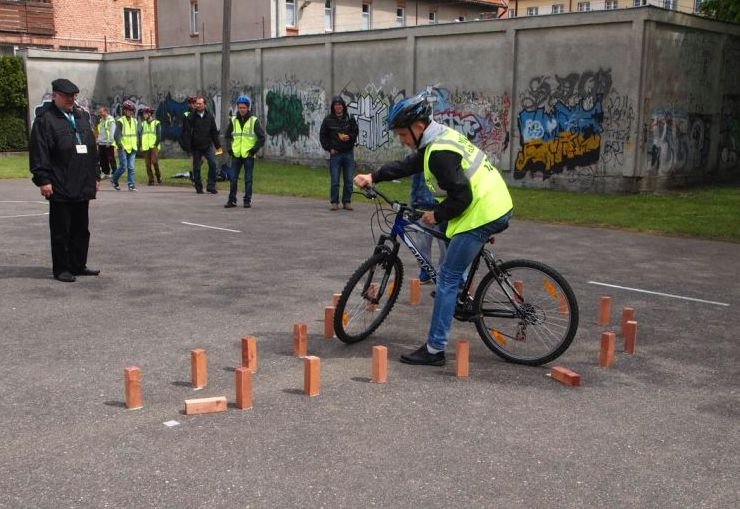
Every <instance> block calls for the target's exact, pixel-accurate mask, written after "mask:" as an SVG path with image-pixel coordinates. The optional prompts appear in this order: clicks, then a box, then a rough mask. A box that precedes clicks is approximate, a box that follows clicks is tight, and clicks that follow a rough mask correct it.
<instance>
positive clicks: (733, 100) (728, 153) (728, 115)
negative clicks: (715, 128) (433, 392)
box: [718, 95, 740, 170]
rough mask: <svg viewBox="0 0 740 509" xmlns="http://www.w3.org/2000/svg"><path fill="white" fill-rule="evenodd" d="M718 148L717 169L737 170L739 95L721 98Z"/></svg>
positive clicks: (739, 153)
mask: <svg viewBox="0 0 740 509" xmlns="http://www.w3.org/2000/svg"><path fill="white" fill-rule="evenodd" d="M718 148H719V168H720V169H721V170H726V169H731V168H734V169H737V168H738V166H739V165H740V95H726V96H724V97H722V111H721V113H720V119H719V147H718Z"/></svg>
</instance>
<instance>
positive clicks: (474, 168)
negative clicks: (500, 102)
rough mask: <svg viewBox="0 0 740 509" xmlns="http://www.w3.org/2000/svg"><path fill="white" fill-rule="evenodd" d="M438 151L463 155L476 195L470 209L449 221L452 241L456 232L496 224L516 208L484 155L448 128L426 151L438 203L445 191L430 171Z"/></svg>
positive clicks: (429, 179)
mask: <svg viewBox="0 0 740 509" xmlns="http://www.w3.org/2000/svg"><path fill="white" fill-rule="evenodd" d="M438 150H447V151H450V152H454V153H456V154H460V156H462V160H461V162H460V164H461V166H462V171H463V173H464V174H465V177H466V178H467V179H468V181H469V182H470V188H471V190H472V192H473V201H472V202H471V203H470V205H468V208H466V209H465V210H464V211H463V213H462V214H460V215H459V216H457V217H455V218H453V219H450V220H449V222H448V224H447V230H446V232H445V233H446V235H447V237H450V238H452V236H453V235H455V234H457V233H463V232H466V231H470V230H473V229H475V228H478V227H479V226H483V225H484V224H487V223H490V222H491V221H495V220H496V219H498V218H500V217H501V216H503V215H504V214H506V213H507V212H509V211H510V210H511V209H512V208H513V203H512V201H511V195H510V194H509V189H508V188H507V187H506V182H504V179H503V177H501V174H500V173H499V172H498V170H497V169H496V167H495V166H493V164H491V161H490V160H489V159H488V156H486V154H485V152H483V151H482V150H480V149H479V148H478V147H476V146H475V145H473V144H472V143H471V142H470V140H468V138H467V137H466V136H465V135H464V134H461V133H459V132H457V131H455V130H454V129H451V128H449V127H445V130H444V132H443V133H442V134H441V135H439V136H438V137H437V138H435V139H434V140H433V141H432V142H431V143H430V144H429V145H428V146H427V147H426V151H425V152H424V178H425V179H426V183H427V187H429V189H430V190H431V191H432V193H434V195H435V197H436V198H437V200H438V201H442V200H443V199H444V196H443V193H444V191H441V190H440V189H438V185H437V179H436V178H435V177H434V175H433V174H432V172H431V170H430V169H429V158H430V157H431V155H432V154H433V153H434V152H436V151H438Z"/></svg>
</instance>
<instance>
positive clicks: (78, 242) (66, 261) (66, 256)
mask: <svg viewBox="0 0 740 509" xmlns="http://www.w3.org/2000/svg"><path fill="white" fill-rule="evenodd" d="M89 205H90V202H89V201H87V200H86V201H74V202H64V201H56V200H50V201H49V230H50V232H51V263H52V271H53V272H54V275H55V276H56V275H58V274H59V273H61V272H64V271H68V272H73V273H74V272H79V271H81V270H82V269H84V268H85V267H87V248H88V246H89V245H90V230H88V226H89V220H88V207H89Z"/></svg>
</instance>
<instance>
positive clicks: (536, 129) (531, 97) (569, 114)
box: [514, 69, 631, 179]
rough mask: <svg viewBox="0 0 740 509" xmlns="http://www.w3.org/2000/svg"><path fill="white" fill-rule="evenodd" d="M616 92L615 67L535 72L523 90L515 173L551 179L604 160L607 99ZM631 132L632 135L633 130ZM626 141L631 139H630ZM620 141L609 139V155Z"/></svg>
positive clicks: (518, 121) (520, 177) (614, 105)
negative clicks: (564, 72)
mask: <svg viewBox="0 0 740 509" xmlns="http://www.w3.org/2000/svg"><path fill="white" fill-rule="evenodd" d="M611 92H612V77H611V70H603V69H599V70H598V71H596V72H593V71H586V72H583V73H571V74H569V75H567V76H565V77H561V76H558V75H555V76H538V77H535V78H532V79H531V80H530V82H529V86H528V88H527V89H526V90H525V91H524V92H523V93H522V94H521V96H520V102H521V105H522V111H521V112H520V113H519V117H518V120H517V125H518V129H519V135H520V140H521V148H520V150H519V153H518V154H517V158H516V163H515V167H514V178H515V179H522V178H524V177H525V176H526V175H527V174H529V175H530V176H533V177H534V176H535V175H541V176H542V178H543V179H548V178H549V177H550V176H552V175H553V174H556V173H560V172H562V171H564V170H575V169H576V168H579V167H585V166H590V165H593V164H596V163H597V162H599V159H600V156H601V144H602V135H603V133H604V128H605V126H604V100H605V98H606V97H607V96H608V95H609V94H610V93H611ZM627 102H628V103H629V101H627ZM609 104H610V106H612V107H615V108H616V106H619V104H618V103H613V102H612V103H609ZM630 109H631V107H630ZM627 115H628V117H629V114H627ZM630 122H631V119H630ZM625 123H626V120H625ZM620 125H621V122H620ZM622 134H624V133H622ZM626 134H627V136H629V131H627V133H626ZM614 136H615V137H616V136H618V135H617V133H615V134H614ZM622 141H623V143H626V142H628V139H623V140H622ZM623 146H624V145H622V147H623ZM619 147H620V144H615V143H611V144H610V157H615V156H616V154H615V153H614V151H615V149H619Z"/></svg>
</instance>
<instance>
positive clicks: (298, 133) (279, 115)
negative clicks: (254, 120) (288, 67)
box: [265, 78, 326, 157]
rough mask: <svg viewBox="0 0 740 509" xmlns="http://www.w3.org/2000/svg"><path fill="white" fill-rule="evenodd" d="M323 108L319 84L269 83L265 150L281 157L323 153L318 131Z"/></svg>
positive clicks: (323, 101)
mask: <svg viewBox="0 0 740 509" xmlns="http://www.w3.org/2000/svg"><path fill="white" fill-rule="evenodd" d="M325 108H326V107H325V93H324V89H323V88H322V86H321V84H320V83H318V84H312V83H305V82H300V81H298V80H296V79H295V78H286V79H285V80H283V81H278V82H274V83H272V84H270V85H269V86H268V88H267V90H266V92H265V109H266V112H267V122H266V125H265V132H266V133H267V149H268V150H269V151H270V152H271V153H273V154H274V155H280V156H283V157H298V156H305V155H307V154H310V155H314V156H315V155H316V154H321V153H323V150H322V149H321V145H320V143H319V128H320V127H321V121H322V120H323V118H324V114H325ZM275 152H277V153H275Z"/></svg>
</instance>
